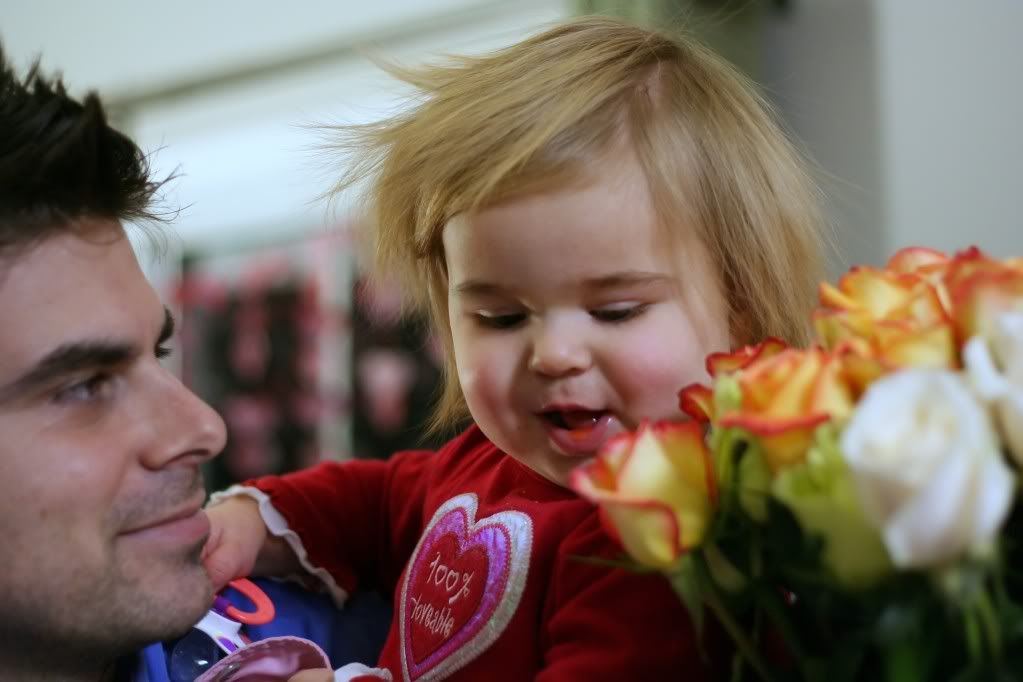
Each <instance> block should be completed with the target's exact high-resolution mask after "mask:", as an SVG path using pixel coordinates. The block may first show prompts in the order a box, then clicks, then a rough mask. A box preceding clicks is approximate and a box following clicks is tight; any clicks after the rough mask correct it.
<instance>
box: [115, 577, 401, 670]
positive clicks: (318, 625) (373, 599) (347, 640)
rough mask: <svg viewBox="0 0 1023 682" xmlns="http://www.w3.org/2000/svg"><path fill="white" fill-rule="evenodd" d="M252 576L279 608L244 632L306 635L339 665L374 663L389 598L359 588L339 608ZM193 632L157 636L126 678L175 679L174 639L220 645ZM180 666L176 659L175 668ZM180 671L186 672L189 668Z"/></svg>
mask: <svg viewBox="0 0 1023 682" xmlns="http://www.w3.org/2000/svg"><path fill="white" fill-rule="evenodd" d="M252 582H254V583H256V584H257V585H258V586H259V587H260V588H262V590H263V591H264V592H266V594H267V596H268V597H270V600H271V601H272V602H273V603H274V606H275V608H276V611H277V615H276V617H275V618H274V619H273V620H272V621H271V622H269V623H267V624H266V625H247V626H245V632H246V634H247V635H248V636H249V637H250V638H251V639H252V640H253V641H255V640H259V639H265V638H267V637H277V636H281V635H292V636H295V637H304V638H305V639H308V640H311V641H313V642H315V643H316V644H318V645H319V646H320V648H321V649H323V651H324V652H325V653H326V654H327V656H328V657H329V658H330V661H331V664H333V666H334V667H335V668H340V667H341V666H343V665H346V664H348V663H363V664H365V665H369V666H372V665H374V664H375V663H376V662H377V659H378V657H379V656H380V650H381V649H383V646H384V640H385V639H386V638H387V631H388V629H389V628H390V625H391V618H392V614H393V610H392V608H391V605H390V603H389V602H388V601H387V600H385V599H384V598H383V597H381V596H380V595H378V594H376V593H372V592H367V593H360V594H355V595H352V596H351V597H350V598H349V599H348V601H347V602H346V603H345V607H344V608H343V609H338V608H337V607H335V606H334V604H333V602H332V601H331V600H330V597H328V596H327V595H325V594H317V593H313V592H310V591H308V590H306V589H304V588H302V587H299V586H297V585H295V584H293V583H283V582H278V581H275V580H266V579H254V580H253V581H252ZM223 594H224V596H226V597H227V598H228V599H229V600H230V601H231V602H232V603H234V604H237V605H238V606H239V607H242V605H245V604H247V600H246V599H245V597H244V596H242V595H241V594H240V593H238V592H236V591H235V590H233V589H228V590H225V592H224V593H223ZM195 632H198V631H196V630H192V631H191V632H190V633H188V634H187V635H185V637H182V638H180V639H178V640H173V641H170V642H158V643H156V644H151V645H150V646H147V647H146V648H144V649H143V650H142V652H141V660H140V661H139V663H138V667H137V669H136V670H135V671H134V673H133V675H129V677H128V680H130V681H131V682H177V680H175V679H173V678H171V677H170V674H169V672H168V663H169V662H170V659H171V657H172V656H173V652H174V647H175V645H179V644H181V643H182V642H184V643H185V646H186V647H195V648H191V649H189V650H188V656H196V654H197V652H198V653H201V651H205V649H203V648H202V647H205V646H209V647H212V649H211V650H210V652H209V653H210V655H211V656H212V655H213V654H214V652H213V649H216V645H215V644H213V642H212V641H210V640H209V638H208V637H206V636H205V635H203V634H202V633H199V634H198V635H196V636H193V634H192V633H195ZM190 637H193V639H194V638H196V637H197V638H198V639H197V640H196V641H191V640H188V638H190ZM186 640H188V641H186ZM200 640H204V641H200ZM183 651H184V650H179V652H183ZM218 651H219V650H218ZM182 655H184V654H183V653H182ZM198 658H201V656H199V657H198ZM215 660H219V654H218V658H217V659H213V662H215ZM207 667H209V666H200V667H199V668H198V669H197V672H196V673H195V674H196V675H199V674H202V672H203V670H205V669H206V668H207ZM178 668H179V666H178V665H176V666H175V670H176V671H177V670H178ZM181 674H186V676H187V673H181ZM193 679H194V678H193Z"/></svg>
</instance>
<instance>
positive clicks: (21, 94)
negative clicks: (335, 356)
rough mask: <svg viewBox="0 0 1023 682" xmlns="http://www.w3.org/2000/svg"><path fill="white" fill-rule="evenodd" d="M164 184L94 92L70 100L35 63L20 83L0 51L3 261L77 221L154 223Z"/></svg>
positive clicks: (57, 79) (73, 228)
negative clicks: (156, 197) (155, 201)
mask: <svg viewBox="0 0 1023 682" xmlns="http://www.w3.org/2000/svg"><path fill="white" fill-rule="evenodd" d="M161 184H162V183H159V182H154V181H153V180H152V178H151V177H150V171H149V164H148V162H147V160H146V157H145V155H144V154H143V153H142V150H140V149H139V147H138V146H137V145H136V144H135V143H134V142H133V141H132V140H131V139H129V138H128V137H127V136H125V135H123V134H122V133H120V132H118V131H116V130H114V129H113V128H112V127H110V125H109V124H108V123H107V119H106V114H105V113H104V111H103V105H102V103H101V102H100V99H99V97H98V96H97V95H96V93H95V92H90V93H88V94H87V95H85V97H84V98H82V100H81V101H78V100H76V99H74V98H72V97H71V96H69V95H68V93H67V91H66V90H65V88H64V84H63V83H62V82H61V79H60V77H59V76H58V77H55V78H46V77H44V76H43V75H42V74H41V73H40V70H39V63H38V62H36V63H35V64H34V65H33V66H32V67H31V68H30V69H29V70H28V73H27V74H26V75H25V77H24V78H19V77H18V76H17V75H16V74H15V72H14V69H13V67H12V65H11V64H9V63H8V62H7V60H6V59H5V57H4V53H3V46H2V45H0V255H6V254H7V253H8V252H9V251H11V250H14V249H21V248H25V247H28V246H31V245H32V244H35V243H37V242H39V241H40V240H43V239H45V238H47V237H50V236H52V235H54V234H57V233H59V232H62V231H78V228H79V224H78V223H79V221H80V220H81V219H89V218H100V219H112V220H131V221H137V220H158V219H159V217H158V216H157V215H155V214H154V213H153V210H152V208H151V204H152V200H153V195H154V193H155V192H156V190H157V189H158V188H159V186H160V185H161Z"/></svg>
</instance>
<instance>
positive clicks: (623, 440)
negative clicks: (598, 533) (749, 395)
mask: <svg viewBox="0 0 1023 682" xmlns="http://www.w3.org/2000/svg"><path fill="white" fill-rule="evenodd" d="M571 485H572V487H573V488H574V489H575V490H576V492H578V493H579V494H580V495H582V496H583V497H585V498H587V499H589V500H592V501H593V502H596V503H597V504H599V505H600V511H601V518H602V519H603V521H604V526H605V528H607V530H608V532H609V533H610V534H611V535H612V536H614V537H616V538H617V539H618V540H619V541H620V542H621V544H622V546H623V547H624V548H625V551H626V552H628V554H629V555H630V556H631V557H632V558H633V559H635V560H636V561H637V562H639V563H640V564H642V565H644V566H648V567H651V568H656V569H665V568H670V567H672V566H674V565H675V564H676V563H677V562H678V560H679V559H680V558H681V557H682V556H683V555H684V554H685V553H686V552H687V551H688V550H690V549H692V548H694V547H697V546H699V545H700V544H701V542H702V541H703V538H704V535H705V533H706V532H707V529H708V528H709V526H710V523H711V520H712V518H713V514H714V508H715V507H716V505H717V485H716V482H715V480H714V470H713V465H712V463H711V458H710V451H709V450H708V449H707V445H706V443H705V442H704V436H703V429H702V428H701V427H700V426H699V425H697V424H694V423H692V422H686V423H680V424H673V423H666V422H662V423H657V424H653V425H651V424H647V423H645V422H644V423H643V424H641V425H640V427H639V429H638V430H637V431H636V432H635V433H630V434H623V435H621V436H619V437H617V438H615V439H614V440H612V441H610V442H609V443H608V444H607V445H606V446H605V447H604V449H603V450H602V451H601V452H600V454H599V455H598V456H597V458H596V459H594V460H593V461H592V462H590V463H588V464H585V465H583V466H582V467H580V468H579V469H576V470H575V471H574V472H573V474H572V480H571Z"/></svg>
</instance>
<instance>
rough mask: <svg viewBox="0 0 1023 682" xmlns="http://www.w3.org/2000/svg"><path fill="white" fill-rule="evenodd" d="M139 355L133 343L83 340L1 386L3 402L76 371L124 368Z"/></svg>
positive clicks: (0, 401)
mask: <svg viewBox="0 0 1023 682" xmlns="http://www.w3.org/2000/svg"><path fill="white" fill-rule="evenodd" d="M138 354H139V350H138V348H137V347H135V346H134V345H133V344H130V343H120V342H117V341H102V340H100V341H82V342H76V343H67V344H64V345H61V346H58V347H57V348H55V349H54V350H52V351H50V352H49V353H47V354H46V355H45V356H43V358H42V359H40V360H39V361H38V362H37V363H36V364H35V365H33V366H32V367H31V368H30V369H29V370H28V371H27V372H25V373H24V374H22V375H21V376H20V377H18V378H17V379H15V380H14V381H12V382H10V383H9V384H7V385H5V386H3V387H0V403H5V402H8V401H10V400H13V399H16V398H18V397H20V396H23V395H25V394H27V393H30V392H31V391H33V390H34V389H36V388H38V387H40V386H45V385H47V384H49V383H52V382H54V381H56V380H57V379H60V378H61V377H65V376H68V375H70V374H74V373H75V372H81V371H83V370H88V369H100V368H104V367H116V366H118V365H123V364H124V363H126V362H128V361H129V360H131V359H132V358H134V357H136V356H138Z"/></svg>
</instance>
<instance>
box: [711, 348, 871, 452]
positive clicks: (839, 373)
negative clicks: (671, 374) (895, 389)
mask: <svg viewBox="0 0 1023 682" xmlns="http://www.w3.org/2000/svg"><path fill="white" fill-rule="evenodd" d="M738 381H739V388H740V391H741V396H742V398H741V405H740V407H739V408H738V410H736V411H734V412H729V413H727V414H723V415H721V416H720V418H719V419H718V423H719V424H720V425H721V426H723V427H738V428H741V429H743V430H745V431H748V432H749V433H751V434H753V435H755V436H757V437H758V440H759V442H760V445H761V447H762V448H763V452H764V459H765V461H766V462H767V465H768V467H770V469H771V470H772V471H773V472H778V471H780V470H781V469H783V468H785V467H788V466H792V465H795V464H799V463H801V462H802V461H803V459H804V457H805V456H806V452H807V449H808V448H809V446H810V443H811V442H812V440H813V433H814V431H815V430H816V428H817V427H818V426H820V425H821V424H823V423H824V422H826V421H828V420H830V419H833V418H835V419H845V418H847V417H848V416H849V414H851V412H852V409H853V400H854V395H853V390H852V386H851V385H850V383H849V380H848V379H847V378H846V375H845V369H844V367H843V362H842V357H841V356H839V355H835V354H831V353H827V352H826V351H824V350H822V349H820V348H814V349H810V350H796V349H793V348H790V349H787V350H785V351H782V352H781V353H778V354H777V355H774V356H771V357H767V358H764V359H762V360H761V361H759V362H757V363H755V364H753V365H750V366H749V367H747V368H746V369H745V370H743V371H742V372H741V373H740V374H739V375H738Z"/></svg>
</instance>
